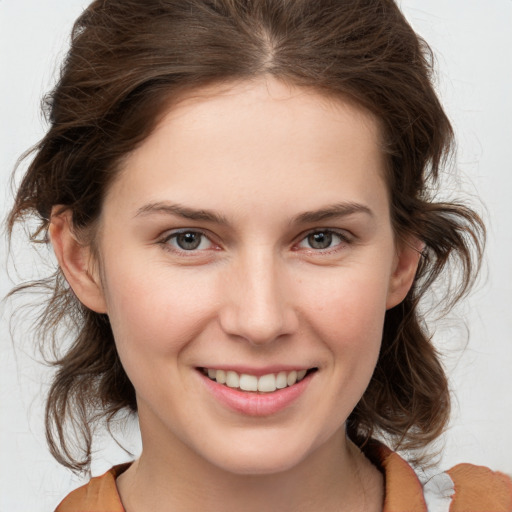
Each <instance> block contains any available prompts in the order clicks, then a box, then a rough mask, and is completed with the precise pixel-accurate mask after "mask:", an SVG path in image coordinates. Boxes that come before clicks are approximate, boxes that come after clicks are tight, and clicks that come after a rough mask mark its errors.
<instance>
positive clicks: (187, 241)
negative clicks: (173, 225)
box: [176, 233, 201, 251]
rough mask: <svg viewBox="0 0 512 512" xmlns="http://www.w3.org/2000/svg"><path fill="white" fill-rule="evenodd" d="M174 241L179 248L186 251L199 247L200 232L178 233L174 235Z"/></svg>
mask: <svg viewBox="0 0 512 512" xmlns="http://www.w3.org/2000/svg"><path fill="white" fill-rule="evenodd" d="M176 243H177V244H178V245H179V247H180V249H184V250H186V251H190V250H193V249H197V248H198V247H199V244H200V243H201V234H200V233H180V234H179V235H178V236H177V237H176Z"/></svg>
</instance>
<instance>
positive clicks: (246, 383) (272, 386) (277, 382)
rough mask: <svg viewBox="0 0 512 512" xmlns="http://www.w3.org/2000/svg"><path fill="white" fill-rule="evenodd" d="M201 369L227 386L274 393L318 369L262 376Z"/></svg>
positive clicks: (210, 377)
mask: <svg viewBox="0 0 512 512" xmlns="http://www.w3.org/2000/svg"><path fill="white" fill-rule="evenodd" d="M200 370H201V372H202V373H203V374H204V375H206V376H207V377H208V378H209V379H210V380H213V381H215V382H217V383H218V384H222V385H224V386H227V387H228V388H232V389H238V390H241V391H252V392H260V393H273V392H274V391H277V390H279V389H284V388H287V387H290V386H293V385H294V384H296V383H297V382H300V381H301V380H303V379H304V378H305V377H306V376H307V375H309V374H310V373H312V372H315V371H317V368H310V369H309V370H292V371H289V372H285V371H282V372H278V373H269V374H267V375H262V376H260V377H257V376H256V375H250V374H247V373H237V372H235V371H232V370H216V369H214V368H200Z"/></svg>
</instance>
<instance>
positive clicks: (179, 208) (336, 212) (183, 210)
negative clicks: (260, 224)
mask: <svg viewBox="0 0 512 512" xmlns="http://www.w3.org/2000/svg"><path fill="white" fill-rule="evenodd" d="M358 213H362V214H366V215H369V216H370V217H374V216H375V215H374V213H373V212H372V210H370V208H368V207H367V206H365V205H363V204H359V203H353V202H348V203H338V204H333V205H330V206H327V207H325V208H321V209H319V210H312V211H307V212H304V213H301V214H299V215H297V216H296V217H294V218H293V219H292V220H291V222H290V224H292V225H294V224H310V223H314V222H320V221H324V220H329V219H333V218H338V217H346V216H349V215H354V214H358ZM153 214H164V215H174V216H178V217H182V218H184V219H187V220H196V221H197V220H198V221H203V222H211V223H214V224H222V225H229V221H228V220H227V218H226V217H224V216H223V215H220V214H218V213H216V212H214V211H211V210H204V209H194V208H189V207H187V206H183V205H180V204H176V203H169V202H165V201H164V202H161V201H160V202H155V203H148V204H146V205H144V206H142V207H141V208H139V209H138V210H137V213H136V214H135V217H143V216H147V215H153Z"/></svg>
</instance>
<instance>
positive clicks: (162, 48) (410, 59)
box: [7, 0, 485, 471]
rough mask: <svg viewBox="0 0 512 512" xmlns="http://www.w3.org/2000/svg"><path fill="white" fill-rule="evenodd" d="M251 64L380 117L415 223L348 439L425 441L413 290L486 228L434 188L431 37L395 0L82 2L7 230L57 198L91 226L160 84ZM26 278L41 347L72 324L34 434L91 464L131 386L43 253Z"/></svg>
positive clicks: (470, 264)
mask: <svg viewBox="0 0 512 512" xmlns="http://www.w3.org/2000/svg"><path fill="white" fill-rule="evenodd" d="M263 75H271V76H273V77H275V78H278V79H281V80H285V81H288V82H289V83H292V84H294V85H296V86H304V87H309V88H313V89H314V90H316V91H318V92H319V93H321V94H326V95H329V96H334V97H336V96H338V97H340V98H344V99H347V98H348V99H350V100H352V101H353V102H355V103H356V104H357V105H360V106H361V107H363V108H365V109H366V110H368V111H370V112H371V113H373V114H374V115H375V116H376V117H377V118H378V119H379V122H380V124H381V126H382V132H383V151H384V152H385V154H386V157H387V184H388V187H389V192H390V198H391V199H390V200H391V217H392V222H393V227H394V230H395V233H396V235H397V237H398V238H401V237H402V238H404V237H407V236H411V235H412V236H414V237H417V238H418V239H420V240H422V241H423V243H424V244H425V249H424V250H423V253H422V258H421V261H420V266H419V268H418V272H417V275H416V279H415V282H414V284H413V286H412V289H411V290H410V292H409V294H408V295H407V297H406V299H405V300H404V301H403V302H402V303H401V304H400V305H398V306H396V307H395V308H393V309H391V310H389V311H387V313H386V318H385V325H384V332H383V341H382V349H381V352H380V357H379V360H378V363H377V367H376V369H375V373H374V375H373V378H372V379H371V382H370V384H369V387H368V389H367V390H366V392H365V393H364V396H363V397H362V399H361V400H360V402H359V403H358V405H357V406H356V408H355V409H354V411H353V412H352V414H351V415H350V417H349V418H348V422H347V432H348V435H349V436H350V437H351V438H352V439H353V440H355V441H356V442H357V443H358V444H359V445H362V444H364V443H365V442H366V441H367V440H368V439H369V438H370V436H375V435H381V436H385V437H386V438H387V439H391V440H394V444H395V445H396V446H397V447H400V448H402V449H410V448H422V447H425V446H426V445H427V444H428V443H430V442H431V441H432V440H434V439H435V438H436V437H437V436H439V434H440V433H441V432H442V431H443V429H444V427H445V426H446V422H447V419H448V416H449V409H450V407H449V405H450V400H449V390H448V385H447V379H446V376H445V373H444V370H443V367H442V364H441V362H440V359H439V355H438V354H437V352H436V350H435V348H434V347H433V345H432V343H431V340H430V336H429V334H428V331H427V330H426V327H425V325H424V322H423V319H422V316H421V314H420V312H419V310H418V304H419V301H420V299H421V298H422V296H423V295H424V294H425V291H426V290H427V289H428V288H429V287H430V286H431V285H432V283H433V282H434V281H435V280H436V279H437V278H438V277H439V275H440V274H441V272H442V271H443V269H445V267H446V266H447V264H448V263H450V262H451V263H452V264H453V265H456V266H457V267H458V268H459V269H460V272H459V274H460V279H459V281H458V283H457V288H456V289H453V288H452V289H451V291H450V297H449V298H450V299H451V303H454V302H455V301H456V300H458V299H459V298H460V297H462V296H463V295H464V294H465V292H466V291H467V290H468V289H469V287H470V285H471V283H472V281H473V278H474V276H475V275H476V271H477V269H478V267H479V263H480V260H481V255H482V250H483V241H484V235H485V230H484V227H483V224H482V221H481V219H480V218H479V216H478V215H477V214H476V213H475V212H474V211H473V210H472V209H470V208H468V207H466V206H464V205H463V204H460V203H455V202H436V200H435V199H436V190H437V188H438V186H439V185H438V182H439V178H440V173H441V170H442V168H443V166H444V165H445V164H446V160H447V157H448V156H449V155H450V151H451V148H452V144H453V132H452V128H451V126H450V122H449V120H448V119H447V117H446V115H445V113H444V111H443V108H442V106H441V104H440V102H439V100H438V98H437V96H436V94H435V91H434V88H433V84H432V77H433V56H432V52H431V50H430V48H429V47H428V45H427V44H426V43H425V42H424V41H423V40H422V39H421V38H420V37H419V36H418V35H417V34H415V32H414V31H413V29H412V28H411V27H410V25H409V24H408V23H407V21H406V19H405V18H404V16H403V14H402V13H401V12H400V10H399V8H398V7H397V5H396V4H395V2H394V1H392V0H294V1H290V0H146V1H144V2H141V1H136V0H96V1H94V2H93V3H92V4H91V5H90V6H89V7H88V8H87V9H86V10H85V11H84V12H83V14H82V15H81V16H80V17H79V19H78V20H77V21H76V23H75V25H74V28H73V31H72V38H71V47H70V50H69V53H68V55H67V57H66V59H65V62H64V63H63V66H62V69H61V73H60V79H59V81H58V83H57V85H56V87H55V88H54V90H53V91H52V92H51V93H50V94H49V95H48V96H47V97H46V99H45V103H44V109H45V112H46V115H47V119H48V122H49V128H48V131H47V133H46V135H45V136H44V138H43V139H42V140H41V141H40V142H39V143H38V144H37V146H36V147H35V148H34V150H33V154H34V158H33V159H32V161H31V163H30V165H29V167H28V170H27V172H26V174H25V175H24V177H23V180H22V182H21V184H20V186H19V188H18V191H17V195H16V198H15V203H14V206H13V208H12V210H11V212H10V214H9V216H8V219H7V227H8V230H9V234H10V235H12V230H13V228H14V225H15V224H16V223H17V222H25V221H27V220H28V219H36V222H35V224H33V223H32V222H33V220H31V224H30V225H31V226H34V225H35V227H34V228H33V229H32V231H31V233H30V236H31V239H32V241H35V242H37V241H42V242H47V230H48V226H49V219H50V212H51V210H52V207H53V206H54V205H64V206H65V207H66V208H68V209H69V210H70V211H71V212H72V222H73V226H74V227H75V228H76V229H77V231H78V232H82V233H86V232H89V233H93V232H94V225H95V222H96V220H97V219H98V217H99V216H100V213H101V207H102V201H103V198H104V196H105V193H106V191H107V189H108V187H109V184H110V183H111V182H112V180H113V179H114V178H115V176H116V173H117V172H118V169H119V164H120V162H121V161H122V159H123V157H124V156H126V155H127V154H128V153H130V152H131V151H132V150H133V149H134V148H136V147H137V146H138V145H139V144H140V143H141V142H142V141H144V140H145V138H146V137H147V136H148V135H149V134H150V133H151V131H152V130H153V128H154V127H155V125H156V124H157V122H158V120H159V118H160V116H161V115H162V113H163V112H164V111H165V108H166V107H167V106H168V105H169V103H170V102H171V103H172V100H173V98H176V97H177V95H178V94H181V93H183V92H184V91H185V92H186V91H190V90H192V89H197V88H200V87H203V86H206V85H209V84H213V83H229V82H231V81H240V80H250V79H253V78H256V77H259V76H263ZM91 236H92V238H93V235H91ZM37 284H39V285H40V286H45V287H46V288H47V289H49V290H50V297H49V299H48V301H47V303H46V307H45V310H44V312H43V313H42V315H41V316H40V317H39V319H38V332H39V335H40V339H41V341H42V344H43V346H46V347H48V346H50V345H53V346H55V347H60V346H61V345H62V343H63V340H62V339H61V337H60V336H59V334H58V328H59V326H62V325H63V324H66V325H71V326H72V328H71V329H70V331H71V335H72V337H73V339H72V343H71V344H70V345H68V344H66V349H65V350H64V353H62V351H61V353H60V355H59V357H57V359H56V360H55V361H54V363H53V364H54V365H55V367H56V373H55V376H54V379H53V383H52V385H51V388H50V391H49V395H48V399H47V407H46V430H47V438H48V442H49V446H50V450H51V452H52V454H53V455H54V456H55V457H56V458H57V460H58V461H59V462H61V463H62V464H64V465H65V466H68V467H70V468H72V469H74V470H77V471H80V470H84V469H87V468H88V466H89V464H90V460H91V445H92V438H93V433H94V429H93V425H94V424H95V423H96V422H97V421H98V420H99V419H101V418H106V420H107V423H109V422H110V421H111V420H112V418H113V417H114V416H115V415H116V414H117V413H118V412H120V411H122V410H128V411H133V412H136V409H137V404H136V400H135V390H134V388H133V386H132V384H131V382H130V381H129V379H128V377H127V376H126V374H125V372H124V369H123V367H122V366H121V363H120V361H119V357H118V355H117V352H116V348H115V345H114V339H113V335H112V331H111V328H110V324H109V319H108V316H106V315H102V314H98V313H95V312H93V311H90V310H88V309H87V308H86V307H84V306H83V305H82V304H81V303H80V302H79V301H78V300H77V299H76V297H75V296H74V295H73V293H72V290H71V289H70V288H69V286H68V285H67V283H66V281H65V280H64V278H63V275H62V273H61V271H60V270H59V269H58V268H56V269H55V273H54V274H53V275H52V276H49V277H48V278H47V279H44V280H41V281H40V282H39V283H36V285H37ZM27 286H29V287H30V286H33V284H31V285H21V286H20V287H18V290H19V289H26V288H27ZM15 291H16V289H15ZM70 426H71V427H73V432H74V435H77V433H78V440H79V442H80V444H81V450H80V452H79V453H76V451H75V450H74V443H73V441H72V440H71V436H70V435H69V428H70Z"/></svg>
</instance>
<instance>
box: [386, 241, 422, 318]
mask: <svg viewBox="0 0 512 512" xmlns="http://www.w3.org/2000/svg"><path fill="white" fill-rule="evenodd" d="M424 248H425V244H424V243H423V242H422V241H420V240H418V239H417V238H409V239H407V240H404V241H402V242H401V243H400V245H399V246H398V247H397V253H396V256H395V260H394V263H393V265H394V267H393V273H392V274H391V277H390V281H389V287H388V297H387V302H386V309H391V308H393V307H395V306H396V305H398V304H400V302H402V301H403V300H404V299H405V297H406V295H407V293H408V292H409V290H410V289H411V286H412V284H413V282H414V278H415V276H416V270H417V269H418V264H419V262H420V258H421V253H422V251H423V249H424Z"/></svg>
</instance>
